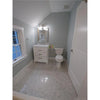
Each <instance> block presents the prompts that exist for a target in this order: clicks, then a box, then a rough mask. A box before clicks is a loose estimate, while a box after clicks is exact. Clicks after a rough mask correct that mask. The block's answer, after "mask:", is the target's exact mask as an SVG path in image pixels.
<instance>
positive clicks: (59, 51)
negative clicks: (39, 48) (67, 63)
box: [55, 48, 64, 55]
mask: <svg viewBox="0 0 100 100" xmlns="http://www.w3.org/2000/svg"><path fill="white" fill-rule="evenodd" d="M63 50H64V49H63V48H55V52H56V54H57V55H61V54H62V53H63Z"/></svg>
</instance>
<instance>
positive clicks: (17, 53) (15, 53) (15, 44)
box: [13, 31, 22, 60]
mask: <svg viewBox="0 0 100 100" xmlns="http://www.w3.org/2000/svg"><path fill="white" fill-rule="evenodd" d="M20 56H22V53H21V46H20V45H19V41H18V35H17V32H16V31H13V60H16V59H17V58H18V57H20Z"/></svg>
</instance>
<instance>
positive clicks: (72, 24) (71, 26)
mask: <svg viewBox="0 0 100 100" xmlns="http://www.w3.org/2000/svg"><path fill="white" fill-rule="evenodd" d="M79 3H80V2H77V3H76V4H75V6H74V7H73V9H72V11H71V13H70V22H69V32H68V36H67V63H68V65H69V62H70V50H71V48H72V40H73V34H74V27H75V18H76V10H77V7H78V5H79Z"/></svg>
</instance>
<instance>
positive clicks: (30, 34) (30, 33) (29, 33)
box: [13, 18, 36, 76]
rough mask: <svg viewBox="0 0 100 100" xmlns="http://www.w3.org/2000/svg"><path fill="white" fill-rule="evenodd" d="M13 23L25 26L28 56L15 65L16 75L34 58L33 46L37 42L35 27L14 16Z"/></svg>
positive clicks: (14, 73) (14, 71) (14, 72)
mask: <svg viewBox="0 0 100 100" xmlns="http://www.w3.org/2000/svg"><path fill="white" fill-rule="evenodd" d="M13 25H17V26H20V27H23V28H24V36H25V44H26V52H27V57H26V58H25V59H24V60H23V61H22V62H20V63H18V64H17V65H15V66H13V76H15V75H16V74H17V73H18V72H19V71H20V70H21V69H22V68H23V67H24V66H25V65H27V64H28V63H29V62H30V61H31V60H32V59H33V52H32V47H33V44H35V41H36V40H35V35H36V34H35V29H34V28H33V27H31V26H30V25H28V24H26V23H24V22H22V21H20V20H18V19H16V18H14V19H13Z"/></svg>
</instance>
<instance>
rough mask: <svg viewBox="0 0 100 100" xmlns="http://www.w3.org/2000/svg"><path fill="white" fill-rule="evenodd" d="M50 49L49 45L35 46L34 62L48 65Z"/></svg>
mask: <svg viewBox="0 0 100 100" xmlns="http://www.w3.org/2000/svg"><path fill="white" fill-rule="evenodd" d="M48 48H49V45H34V46H33V51H34V62H45V63H48Z"/></svg>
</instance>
